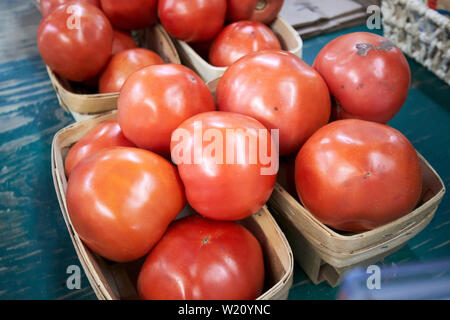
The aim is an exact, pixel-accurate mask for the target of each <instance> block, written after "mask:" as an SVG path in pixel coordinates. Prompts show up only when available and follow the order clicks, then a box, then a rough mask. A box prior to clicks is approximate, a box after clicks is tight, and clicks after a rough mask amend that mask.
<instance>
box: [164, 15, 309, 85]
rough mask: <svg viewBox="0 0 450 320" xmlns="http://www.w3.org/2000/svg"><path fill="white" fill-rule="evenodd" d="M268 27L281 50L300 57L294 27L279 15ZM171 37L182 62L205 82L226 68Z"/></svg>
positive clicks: (300, 48) (299, 45) (300, 51)
mask: <svg viewBox="0 0 450 320" xmlns="http://www.w3.org/2000/svg"><path fill="white" fill-rule="evenodd" d="M270 28H271V29H272V31H273V32H274V33H275V35H276V36H277V37H278V39H279V40H280V43H281V48H282V49H283V50H286V51H289V52H291V53H293V54H295V55H296V56H298V57H299V58H301V57H302V48H303V42H302V39H301V38H300V36H299V34H298V32H297V31H295V30H294V28H292V27H291V26H290V25H289V24H288V23H287V22H286V21H285V20H283V19H282V18H281V17H277V18H276V19H275V21H274V22H272V24H271V25H270ZM172 39H173V41H174V43H175V44H176V46H177V49H178V52H179V54H180V57H181V61H182V62H183V64H185V65H187V66H188V67H190V68H191V69H192V70H194V71H195V72H197V73H198V74H199V75H200V77H202V79H203V80H205V81H206V82H209V81H212V80H214V79H217V78H220V77H221V76H222V74H223V73H224V72H225V70H226V69H227V68H226V67H215V66H213V65H211V64H209V63H208V62H207V61H206V60H205V59H203V58H202V57H201V56H200V55H199V54H198V53H197V52H196V51H195V50H194V49H192V47H191V46H190V45H189V44H188V43H186V42H184V41H181V40H177V39H174V38H172Z"/></svg>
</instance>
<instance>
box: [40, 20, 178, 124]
mask: <svg viewBox="0 0 450 320" xmlns="http://www.w3.org/2000/svg"><path fill="white" fill-rule="evenodd" d="M138 38H139V39H138V40H139V41H138V42H139V43H141V44H143V45H142V46H141V47H145V48H147V49H150V50H153V51H155V52H156V53H158V54H159V55H160V56H161V58H162V59H163V60H164V61H165V62H167V63H178V64H180V63H181V62H180V58H179V56H178V53H177V50H176V48H175V46H174V44H173V42H172V40H171V38H170V36H169V35H168V34H167V32H166V30H165V29H164V28H163V27H162V26H161V25H160V24H156V25H155V26H153V27H150V28H147V29H145V30H141V31H139V32H138ZM47 72H48V75H49V77H50V80H51V82H52V85H53V88H54V89H55V91H56V95H57V96H58V101H59V103H60V105H61V107H63V108H64V109H65V110H67V111H69V112H70V113H72V115H73V117H74V118H75V120H76V121H81V120H84V119H86V118H89V117H92V116H93V115H97V114H99V113H103V112H107V111H110V110H113V109H116V108H117V99H118V97H119V93H118V92H115V93H94V94H92V93H88V91H86V89H85V88H83V87H82V86H81V85H79V84H74V83H73V82H70V81H67V80H66V79H63V78H61V77H59V76H58V75H56V74H55V73H53V71H51V70H50V68H49V67H47Z"/></svg>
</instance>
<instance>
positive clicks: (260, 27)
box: [38, 0, 422, 299]
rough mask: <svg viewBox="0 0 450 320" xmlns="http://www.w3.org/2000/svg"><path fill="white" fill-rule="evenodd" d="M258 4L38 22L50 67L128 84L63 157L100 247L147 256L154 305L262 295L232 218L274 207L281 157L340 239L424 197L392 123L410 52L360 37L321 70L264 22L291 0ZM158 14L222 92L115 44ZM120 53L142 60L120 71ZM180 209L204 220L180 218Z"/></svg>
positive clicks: (328, 56) (118, 8)
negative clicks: (208, 67)
mask: <svg viewBox="0 0 450 320" xmlns="http://www.w3.org/2000/svg"><path fill="white" fill-rule="evenodd" d="M50 2H65V1H61V0H60V1H41V4H42V6H43V10H42V11H43V13H44V15H45V13H46V12H47V11H45V10H48V11H50V9H48V8H47V7H45V3H50ZM89 2H91V3H89ZM263 2H264V3H265V5H266V7H264V8H273V10H272V11H270V10H260V9H261V7H260V3H261V1H252V0H249V1H244V0H240V1H234V0H228V1H226V0H211V1H199V0H179V1H170V0H159V2H157V1H156V0H154V1H153V0H146V1H144V0H135V1H108V0H100V1H87V0H84V1H83V0H79V1H71V2H68V3H66V4H63V5H62V6H60V7H58V8H57V9H55V10H54V11H52V12H51V13H49V14H48V15H47V16H46V17H45V18H44V20H43V21H42V23H41V26H40V28H39V32H38V44H39V49H40V51H41V54H42V57H43V59H44V61H45V62H46V63H47V64H48V65H49V66H50V67H51V68H52V69H53V70H54V71H55V72H57V73H58V74H60V75H61V76H63V77H66V78H68V79H70V80H73V81H88V80H89V79H92V78H93V77H94V78H95V77H98V78H99V79H100V87H101V88H110V89H105V90H116V91H120V93H119V99H118V112H117V121H116V120H112V121H105V122H103V123H100V124H98V125H97V126H95V127H94V128H93V129H91V130H90V131H89V132H88V133H87V134H86V135H85V136H84V137H83V138H82V139H81V140H79V141H78V142H77V143H76V144H75V145H74V146H72V148H71V149H70V151H69V153H68V154H67V157H66V159H65V169H66V175H67V177H68V187H67V194H66V197H67V208H68V211H69V215H70V219H71V222H72V224H73V226H74V228H75V230H76V231H77V233H78V234H79V236H80V238H81V239H82V240H83V241H84V243H85V244H86V245H87V246H88V247H89V248H90V249H92V250H93V251H94V252H96V253H97V254H99V255H101V256H103V257H105V258H107V259H110V260H113V261H117V262H127V261H132V260H135V259H138V258H141V257H144V256H146V261H145V263H144V265H143V267H142V269H141V271H140V274H139V278H138V283H137V286H138V291H139V294H140V296H141V297H142V298H144V299H255V298H257V297H258V296H259V295H260V294H261V292H262V290H263V287H264V278H265V270H264V258H263V252H262V249H261V245H260V244H259V243H258V241H257V239H256V238H255V237H254V236H253V235H252V234H251V233H250V232H249V231H248V230H247V229H245V228H244V227H243V226H241V225H240V224H238V223H237V222H236V221H237V220H241V219H245V218H247V217H249V216H251V215H253V214H255V213H256V212H258V211H259V210H260V209H261V208H262V206H264V204H265V203H266V202H267V200H268V199H269V197H270V195H271V193H272V191H273V188H274V185H275V182H276V179H277V172H278V164H279V163H278V160H279V157H280V156H281V157H289V156H292V155H294V156H295V155H296V159H295V172H292V174H291V175H290V177H289V178H290V179H292V180H293V183H294V184H295V186H296V191H297V194H298V197H299V199H300V200H301V202H302V203H303V205H304V206H305V207H306V208H307V209H308V210H309V211H310V212H311V213H312V214H313V215H315V216H316V217H317V219H319V220H320V221H322V222H323V223H325V224H327V225H328V226H330V227H333V228H335V229H337V230H344V231H352V232H358V231H365V230H370V229H373V228H376V227H378V226H380V225H383V224H385V223H388V222H390V221H393V220H395V219H397V218H399V217H401V216H402V215H405V214H407V213H408V212H410V211H411V210H412V209H413V208H414V207H415V206H416V204H417V202H418V201H419V198H420V195H421V189H422V179H421V169H420V163H419V159H418V157H417V154H416V152H415V150H414V148H413V147H412V145H411V143H410V142H409V141H408V140H407V138H406V137H405V136H403V135H402V134H401V133H400V132H399V131H397V130H395V129H393V128H391V127H389V126H387V125H385V123H386V122H387V121H389V120H390V119H391V118H392V117H393V116H394V115H395V114H396V113H397V112H398V111H399V109H400V108H401V106H402V105H403V103H404V102H405V99H406V96H407V92H408V89H409V86H410V71H409V66H408V63H407V61H406V59H405V57H404V56H403V54H402V52H401V51H400V50H399V49H397V48H396V47H395V46H394V45H393V44H392V43H391V42H389V41H388V40H386V39H384V38H383V37H381V36H377V35H374V34H370V33H352V34H348V35H345V36H342V37H339V38H337V39H335V40H333V41H331V42H330V43H329V44H327V45H326V46H325V47H324V48H323V49H322V51H321V52H320V53H319V55H318V56H317V58H316V60H315V62H314V65H313V67H311V66H309V65H307V64H306V63H305V62H303V61H302V60H301V59H300V58H298V57H297V56H295V55H293V54H291V53H289V52H286V51H283V50H281V49H280V46H279V43H278V41H277V38H276V37H275V36H273V34H271V31H270V29H269V28H268V27H267V26H266V25H265V23H269V22H270V21H272V20H273V19H274V18H275V16H276V14H277V13H278V11H279V10H280V8H281V4H282V2H283V1H275V0H274V1H269V0H266V1H263ZM92 3H93V4H92ZM70 6H74V8H75V9H77V8H78V9H79V10H81V11H82V12H83V14H82V15H81V18H82V19H81V26H82V27H81V28H79V29H70V31H68V27H67V25H66V22H67V21H66V20H64V19H63V18H64V17H67V10H68V9H69V8H70ZM99 7H101V8H102V10H103V11H102V10H100V9H99ZM44 8H47V9H45V10H44ZM74 8H72V9H74ZM255 8H256V9H255ZM78 9H77V10H78ZM269 11H270V12H269ZM269 13H270V14H269ZM157 15H158V16H159V19H160V21H161V23H162V25H163V26H164V27H165V28H166V29H167V31H168V32H169V33H170V34H171V35H172V36H174V37H176V38H179V39H182V40H185V41H188V42H190V43H192V44H198V45H200V46H203V45H204V44H205V43H208V42H209V43H208V46H209V47H210V51H209V58H210V62H212V63H213V64H215V65H221V66H228V68H227V70H226V71H225V73H224V74H223V77H222V78H221V79H220V80H219V83H218V86H217V90H216V92H215V96H213V94H212V93H211V91H210V88H208V86H207V85H206V84H205V82H204V81H203V80H202V79H201V78H200V77H199V76H198V75H197V74H196V73H195V72H194V71H192V70H190V69H188V68H187V67H185V66H182V65H177V64H164V63H163V61H161V60H160V58H159V59H158V57H157V55H156V54H154V53H151V54H150V52H148V50H147V51H146V50H145V49H138V48H132V49H128V50H121V49H120V47H121V46H122V48H123V47H127V46H128V45H129V46H133V45H134V44H133V43H131V41H128V40H129V37H128V35H127V34H126V33H123V32H122V31H117V30H116V31H114V29H113V27H112V26H114V28H120V29H127V30H129V29H135V28H143V27H146V26H149V25H151V24H153V23H155V21H156V19H157V18H156V17H157ZM255 20H257V21H255ZM225 21H228V22H231V24H228V25H227V26H226V27H225V28H223V26H224V23H225ZM73 23H74V24H76V21H75V22H73ZM74 30H75V31H74ZM115 32H119V33H117V35H116V33H115ZM118 35H120V36H118ZM122 37H123V38H122ZM234 37H235V38H234ZM118 39H128V40H127V41H122V40H118ZM233 39H235V40H236V39H237V40H236V41H234V40H233ZM255 41H256V42H258V43H259V44H258V45H256V44H255V43H256V42H255ZM114 42H116V45H115V46H113V43H114ZM117 43H120V44H121V45H119V44H117ZM125 43H128V45H127V44H125ZM113 47H115V48H116V49H113ZM118 48H119V49H118ZM248 48H251V50H249V49H248ZM113 51H115V52H116V53H114V54H112V53H111V52H113ZM129 52H132V54H129ZM125 53H126V54H125ZM123 60H129V61H133V66H132V67H129V68H128V67H127V68H124V69H127V71H126V72H125V71H124V72H118V71H117V70H118V69H120V68H119V67H117V66H120V65H125V64H126V63H123V62H122V61H123ZM142 61H146V62H145V63H143V62H142ZM141 62H142V63H141ZM113 78H114V79H116V80H114V81H112V80H108V79H113ZM117 79H120V81H119V80H117ZM114 85H116V86H114ZM199 134H200V135H199ZM229 144H230V145H232V146H233V147H232V148H231V149H230V148H228V145H229ZM219 147H220V148H219ZM171 160H172V161H171ZM187 205H188V206H187ZM186 208H191V209H193V210H194V211H195V213H194V214H192V215H189V216H188V217H184V218H181V219H178V220H177V219H176V217H177V216H179V214H180V213H181V212H182V211H183V210H187V209H186Z"/></svg>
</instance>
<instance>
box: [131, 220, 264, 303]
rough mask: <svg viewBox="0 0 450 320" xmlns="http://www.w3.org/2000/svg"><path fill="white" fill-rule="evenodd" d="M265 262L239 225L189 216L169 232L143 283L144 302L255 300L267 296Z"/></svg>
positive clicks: (145, 270) (258, 247)
mask: <svg viewBox="0 0 450 320" xmlns="http://www.w3.org/2000/svg"><path fill="white" fill-rule="evenodd" d="M263 285H264V259H263V252H262V249H261V245H260V244H259V242H258V240H257V239H256V238H255V236H254V235H253V234H252V233H251V232H250V231H248V230H247V229H246V228H245V227H243V226H241V225H240V224H238V223H236V222H223V221H212V220H209V219H206V218H202V217H200V216H198V215H194V216H189V217H186V218H183V219H180V220H178V221H176V222H174V223H173V224H172V225H171V226H169V228H168V230H167V232H166V234H165V235H164V236H163V238H162V239H161V241H160V242H159V243H158V244H157V245H156V246H155V248H154V249H153V250H152V251H151V252H150V254H149V255H148V257H147V260H146V261H145V263H144V265H143V267H142V269H141V271H140V273H139V278H138V291H139V295H140V297H141V298H142V299H149V300H166V299H170V300H211V299H213V300H216V299H217V300H234V299H240V300H252V299H256V298H257V297H258V296H259V295H260V294H261V292H262V289H263Z"/></svg>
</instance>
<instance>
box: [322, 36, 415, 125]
mask: <svg viewBox="0 0 450 320" xmlns="http://www.w3.org/2000/svg"><path fill="white" fill-rule="evenodd" d="M314 68H315V69H316V70H317V71H319V73H320V74H321V75H322V77H323V78H324V80H325V82H326V83H327V85H328V88H329V90H330V93H331V94H332V95H333V96H334V98H335V99H336V102H337V103H336V105H335V110H333V114H334V115H335V116H334V118H336V119H345V118H359V119H363V120H370V121H376V122H381V123H386V122H388V121H389V120H391V119H392V118H393V117H394V115H395V114H396V113H397V112H398V111H399V110H400V108H401V107H402V105H403V103H404V102H405V100H406V96H407V94H408V90H409V85H410V81H411V72H410V70H409V65H408V62H407V61H406V59H405V56H404V55H403V53H402V52H401V50H400V49H398V48H397V47H395V46H394V45H393V44H392V42H390V41H389V40H387V39H385V38H383V37H381V36H379V35H376V34H373V33H367V32H355V33H350V34H346V35H343V36H341V37H339V38H337V39H334V40H333V41H331V42H330V43H328V44H327V45H326V46H325V47H324V48H323V49H322V50H321V51H320V52H319V54H318V55H317V57H316V60H315V61H314Z"/></svg>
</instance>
